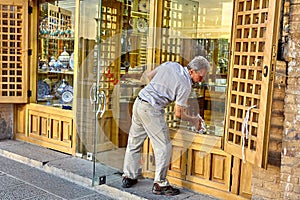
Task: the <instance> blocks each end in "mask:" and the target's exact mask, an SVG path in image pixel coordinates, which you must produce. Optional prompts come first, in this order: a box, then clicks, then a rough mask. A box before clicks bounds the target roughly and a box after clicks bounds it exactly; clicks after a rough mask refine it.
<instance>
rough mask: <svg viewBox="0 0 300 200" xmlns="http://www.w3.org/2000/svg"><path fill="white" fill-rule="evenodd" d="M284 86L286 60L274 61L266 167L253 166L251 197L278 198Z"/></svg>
mask: <svg viewBox="0 0 300 200" xmlns="http://www.w3.org/2000/svg"><path fill="white" fill-rule="evenodd" d="M285 88H286V62H284V61H278V62H277V63H276V70H275V79H274V88H273V103H272V115H271V129H270V139H269V151H268V167H267V169H262V168H259V167H255V166H253V174H252V199H257V200H258V199H280V167H281V151H282V137H283V136H282V135H283V130H284V97H285Z"/></svg>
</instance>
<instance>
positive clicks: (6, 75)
mask: <svg viewBox="0 0 300 200" xmlns="http://www.w3.org/2000/svg"><path fill="white" fill-rule="evenodd" d="M27 4H28V2H27V1H22V0H12V1H3V0H1V1H0V29H1V31H0V102H2V103H22V102H26V100H27V93H26V92H27V87H28V85H27V72H28V71H27V70H28V66H27V62H26V60H27V43H28V41H27V40H26V38H27V33H26V31H27V30H28V27H27V21H28V20H27V18H28V5H27Z"/></svg>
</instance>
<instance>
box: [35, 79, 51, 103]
mask: <svg viewBox="0 0 300 200" xmlns="http://www.w3.org/2000/svg"><path fill="white" fill-rule="evenodd" d="M48 94H50V86H49V85H48V84H47V83H46V82H45V81H43V80H39V81H38V99H44V98H45V95H48Z"/></svg>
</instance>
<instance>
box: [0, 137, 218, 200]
mask: <svg viewBox="0 0 300 200" xmlns="http://www.w3.org/2000/svg"><path fill="white" fill-rule="evenodd" d="M16 161H17V162H16ZM0 163H1V164H0V199H101V200H102V199H103V200H105V199H122V200H123V199H129V200H134V199H141V200H142V199H153V200H156V199H157V200H158V199H159V200H164V199H176V200H183V199H185V200H216V199H217V198H214V197H210V196H207V195H204V194H199V193H196V192H193V191H190V190H187V189H183V188H181V194H180V195H177V196H173V197H165V196H159V195H154V194H152V193H151V187H152V180H151V179H141V180H139V182H138V184H137V185H136V186H134V187H132V188H128V189H124V188H122V187H121V172H120V171H118V170H116V169H114V168H111V167H109V166H105V165H102V164H100V163H97V164H96V165H93V162H91V161H89V160H85V159H82V158H78V157H74V156H71V155H67V154H64V153H61V152H57V151H54V150H51V149H47V148H44V147H40V146H37V145H34V144H29V143H26V142H23V141H18V140H0ZM93 167H95V169H96V170H95V171H96V177H100V176H104V175H105V176H106V184H102V185H98V182H97V181H95V186H94V187H92V178H93ZM96 182H97V183H96ZM5 195H6V196H5Z"/></svg>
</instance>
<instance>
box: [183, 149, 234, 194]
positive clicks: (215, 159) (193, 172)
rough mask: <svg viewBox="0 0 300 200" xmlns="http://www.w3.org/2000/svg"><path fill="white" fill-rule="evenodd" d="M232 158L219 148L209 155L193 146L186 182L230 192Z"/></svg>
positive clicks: (189, 150) (189, 151)
mask: <svg viewBox="0 0 300 200" xmlns="http://www.w3.org/2000/svg"><path fill="white" fill-rule="evenodd" d="M231 157H232V156H231V155H229V154H227V153H225V152H223V151H222V150H220V149H217V148H214V149H212V151H211V152H210V153H208V152H206V151H203V150H201V148H199V147H197V146H196V145H195V146H192V147H191V148H189V149H188V164H187V175H186V180H188V181H191V182H194V183H198V184H202V185H206V186H210V187H213V188H218V189H220V190H224V191H229V189H230V170H231V160H232V158H231Z"/></svg>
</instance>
